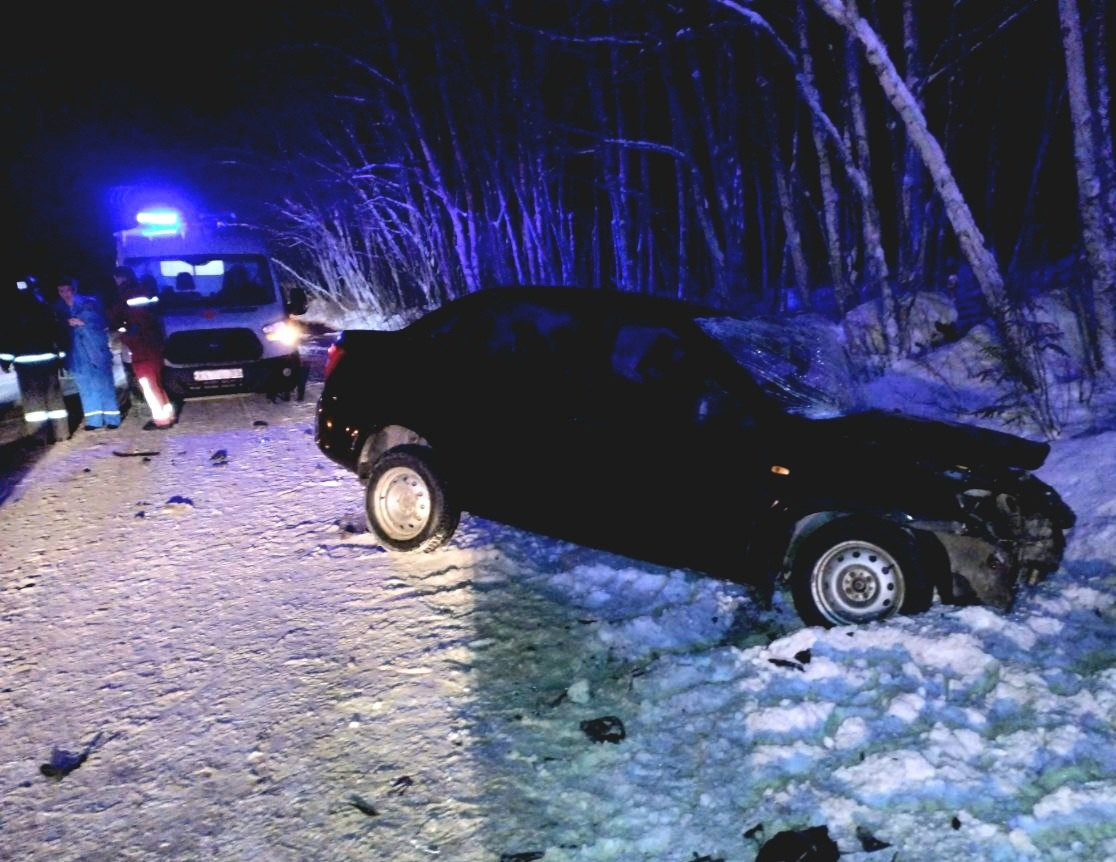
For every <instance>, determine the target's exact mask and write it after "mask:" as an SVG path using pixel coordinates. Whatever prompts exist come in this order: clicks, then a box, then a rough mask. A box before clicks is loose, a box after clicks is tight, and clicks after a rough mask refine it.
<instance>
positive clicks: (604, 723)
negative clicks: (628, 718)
mask: <svg viewBox="0 0 1116 862" xmlns="http://www.w3.org/2000/svg"><path fill="white" fill-rule="evenodd" d="M581 731H582V733H584V734H585V735H586V736H588V737H589V738H590V739H591V740H593V742H612V743H618V742H619V741H620V740H622V739H623V738H624V736H625V733H624V722H622V721H621V720H620V719H619V718H617V717H616V716H615V715H602V716H601V717H600V718H590V719H586V720H585V721H583V722H581Z"/></svg>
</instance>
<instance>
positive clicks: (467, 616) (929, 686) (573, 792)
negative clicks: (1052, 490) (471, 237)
mask: <svg viewBox="0 0 1116 862" xmlns="http://www.w3.org/2000/svg"><path fill="white" fill-rule="evenodd" d="M319 387H320V384H313V383H312V384H311V386H310V388H309V390H308V393H307V400H306V401H305V402H303V403H294V402H292V403H288V404H284V403H278V404H269V403H267V402H266V401H264V400H263V399H260V398H253V397H239V398H228V399H214V400H205V401H200V402H190V403H188V405H187V408H186V410H185V411H184V412H183V415H182V421H181V422H180V424H179V425H177V426H176V427H175V428H173V429H172V430H171V431H169V432H166V433H162V434H155V435H153V434H151V433H145V432H143V431H141V430H139V426H140V425H141V424H142V421H141V419H140V418H139V417H136V416H130V417H128V419H127V421H126V422H125V425H124V428H123V429H122V430H121V431H119V432H96V433H86V432H80V431H79V432H78V434H77V435H76V436H75V437H74V438H73V439H71V440H69V441H66V442H63V443H60V444H57V445H56V446H53V447H50V448H49V449H48V450H46V451H45V452H44V454H43V455H42V457H41V458H40V459H39V460H38V461H37V462H36V463H35V465H34V468H33V469H32V470H31V471H30V472H29V473H28V474H27V475H26V476H25V477H24V478H23V479H22V480H21V482H20V483H19V485H18V486H17V487H16V488H15V490H14V492H13V493H12V495H11V496H10V497H9V499H7V500H6V501H5V502H4V503H3V505H0V536H2V559H0V859H12V860H17V859H18V860H38V859H43V860H46V859H50V860H70V859H72V860H79V859H80V860H121V859H131V860H146V859H221V860H246V859H260V860H263V859H266V860H367V859H384V860H393V862H410V860H430V859H446V860H453V862H474V860H475V862H488V860H492V862H497V860H503V862H528V860H536V859H541V860H544V862H605V860H623V862H639V861H640V860H646V862H695V860H704V862H715V860H724V862H743V860H747V862H751V860H753V859H755V858H756V857H757V854H758V853H759V852H760V848H761V846H762V845H763V844H764V843H765V842H767V841H769V840H770V839H772V838H773V837H774V836H775V835H776V834H777V833H780V832H782V831H785V830H802V829H806V828H808V827H820V826H825V827H826V828H827V829H828V834H829V836H830V837H831V838H832V840H833V841H834V842H835V843H836V846H837V847H838V848H839V849H840V851H841V853H842V857H841V858H848V859H851V860H858V859H865V860H869V859H881V860H889V862H890V860H892V859H896V858H897V859H900V860H904V862H915V860H927V862H930V860H933V862H940V860H943V859H972V860H1051V859H1066V860H1070V859H1072V860H1116V482H1113V481H1112V477H1113V476H1116V430H1111V429H1108V430H1106V429H1096V428H1094V429H1092V430H1091V431H1089V432H1088V433H1086V434H1082V435H1081V436H1074V435H1073V433H1072V431H1067V433H1066V434H1065V435H1064V436H1063V438H1062V439H1060V440H1058V441H1056V442H1055V443H1054V445H1053V453H1052V455H1051V458H1050V459H1049V462H1048V463H1047V465H1046V466H1045V467H1044V468H1043V469H1042V470H1041V471H1039V473H1040V475H1041V476H1042V478H1043V479H1045V480H1046V481H1048V482H1050V483H1051V484H1053V485H1054V486H1055V487H1056V488H1058V489H1059V490H1060V491H1061V493H1062V494H1063V496H1064V497H1065V498H1066V500H1067V502H1069V503H1070V505H1071V506H1072V507H1073V508H1074V510H1075V511H1076V512H1077V515H1078V518H1079V521H1078V526H1077V528H1076V529H1075V530H1074V531H1073V532H1072V534H1071V538H1070V543H1069V548H1068V552H1067V556H1066V560H1065V563H1064V565H1063V567H1062V568H1061V570H1059V571H1058V572H1057V573H1056V574H1055V575H1053V576H1052V577H1051V578H1050V579H1049V580H1047V581H1046V582H1044V583H1043V584H1041V585H1039V586H1038V587H1037V588H1034V589H1030V590H1026V591H1024V592H1023V593H1022V594H1021V595H1020V599H1019V601H1018V603H1017V605H1016V607H1015V608H1014V609H1013V610H1012V611H1011V612H1010V613H1006V614H1001V613H998V612H995V611H991V610H989V609H985V608H981V607H970V608H945V607H938V606H936V607H935V608H933V609H932V610H931V611H930V612H928V613H926V614H924V615H921V616H918V617H914V618H900V619H897V620H893V621H890V622H888V623H886V624H883V625H869V626H863V627H858V628H836V629H832V630H823V629H818V628H802V627H801V624H800V623H799V622H798V620H797V618H796V616H795V614H794V612H793V610H792V609H791V608H790V606H789V598H788V597H787V596H786V595H785V594H783V593H781V592H780V593H778V594H777V595H776V599H775V602H774V605H773V606H772V607H770V608H764V607H760V606H759V605H757V603H756V602H755V600H754V598H753V597H752V596H751V594H750V593H749V592H748V591H747V590H745V589H744V588H742V587H739V586H736V585H734V584H731V583H727V582H723V581H718V580H714V579H711V578H708V577H704V576H702V575H701V574H699V573H697V572H691V571H681V570H673V569H668V568H663V567H657V566H652V565H648V564H645V563H641V562H639V561H636V560H632V559H627V558H622V557H617V556H613V555H610V554H606V553H602V552H598V551H592V550H589V549H585V548H581V547H578V546H575V545H569V544H566V543H562V542H557V541H553V540H550V539H546V538H543V537H540V536H538V535H534V534H530V533H525V532H521V531H518V530H514V529H511V528H508V527H504V526H501V525H497V524H493V523H490V522H487V521H484V520H481V519H478V518H473V517H469V516H466V517H465V518H464V520H463V522H462V527H461V530H460V532H459V533H458V534H457V536H456V537H455V539H454V541H453V542H452V543H451V545H450V546H449V547H448V548H446V549H444V550H441V551H438V552H436V553H433V554H430V555H423V556H419V557H397V556H394V555H391V554H386V553H383V552H382V551H381V549H380V548H379V547H378V546H377V545H376V544H375V541H374V540H373V538H372V537H371V536H370V535H369V534H368V532H367V529H366V522H365V517H364V515H363V511H362V500H361V493H360V488H359V485H358V484H357V482H356V480H355V479H354V478H353V477H352V476H351V475H350V474H348V473H346V472H345V471H344V470H341V469H340V468H338V467H336V466H335V465H333V464H331V463H330V462H328V461H327V460H326V459H325V458H324V457H323V456H322V455H321V454H320V452H318V450H317V448H316V447H315V445H314V443H313V437H312V426H313V401H314V398H315V397H316V395H317V393H318V392H319V391H320V388H319ZM152 438H154V439H152ZM114 453H124V454H114ZM133 453H134V454H133ZM143 453H147V454H143ZM818 858H822V857H818Z"/></svg>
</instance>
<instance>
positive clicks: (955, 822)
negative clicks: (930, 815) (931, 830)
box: [949, 815, 961, 830]
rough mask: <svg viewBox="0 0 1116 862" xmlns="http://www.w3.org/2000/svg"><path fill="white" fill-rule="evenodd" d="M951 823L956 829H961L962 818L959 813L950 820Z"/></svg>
mask: <svg viewBox="0 0 1116 862" xmlns="http://www.w3.org/2000/svg"><path fill="white" fill-rule="evenodd" d="M949 825H950V826H952V827H953V828H954V829H955V830H956V829H960V828H961V818H960V817H958V816H957V815H954V817H953V819H952V820H951V821H949Z"/></svg>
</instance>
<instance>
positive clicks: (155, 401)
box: [139, 377, 174, 422]
mask: <svg viewBox="0 0 1116 862" xmlns="http://www.w3.org/2000/svg"><path fill="white" fill-rule="evenodd" d="M139 385H140V389H142V390H143V397H144V400H145V401H147V406H148V407H150V408H151V417H152V418H153V419H154V420H155V421H156V422H167V421H169V420H170V419H173V418H174V405H173V404H171V403H170V402H169V401H168V402H166V403H160V401H159V396H158V395H156V394H155V390H154V389H152V388H151V383H150V382H148V379H147V378H146V377H141V378H140V379H139Z"/></svg>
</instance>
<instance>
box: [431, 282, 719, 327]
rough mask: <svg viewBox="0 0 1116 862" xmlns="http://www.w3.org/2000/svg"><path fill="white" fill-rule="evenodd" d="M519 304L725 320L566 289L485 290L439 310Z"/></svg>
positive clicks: (680, 307) (652, 299) (664, 303)
mask: <svg viewBox="0 0 1116 862" xmlns="http://www.w3.org/2000/svg"><path fill="white" fill-rule="evenodd" d="M520 303H533V304H538V305H545V306H548V307H550V308H556V309H565V310H568V311H576V312H582V313H595V314H618V315H620V316H631V317H633V318H635V319H639V320H645V321H646V320H661V321H663V322H678V321H682V320H693V319H694V318H700V317H725V316H728V313H727V312H725V311H720V310H718V309H714V308H709V307H706V306H703V305H700V304H698V303H694V302H688V301H684V300H679V299H675V298H673V297H668V296H653V295H649V294H645V293H629V292H623V291H617V290H605V289H601V288H592V287H571V286H566V285H515V286H504V285H501V286H496V287H485V288H481V289H480V290H477V291H474V292H473V293H469V294H465V295H464V296H460V297H458V298H456V299H454V300H451V301H450V302H449V303H447V304H446V305H444V306H442V308H444V309H449V308H459V309H464V308H467V307H471V306H472V307H476V308H481V307H485V306H488V307H499V306H507V307H510V306H513V305H516V304H520Z"/></svg>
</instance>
